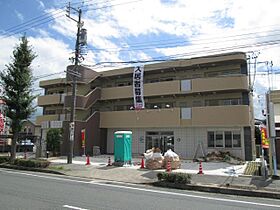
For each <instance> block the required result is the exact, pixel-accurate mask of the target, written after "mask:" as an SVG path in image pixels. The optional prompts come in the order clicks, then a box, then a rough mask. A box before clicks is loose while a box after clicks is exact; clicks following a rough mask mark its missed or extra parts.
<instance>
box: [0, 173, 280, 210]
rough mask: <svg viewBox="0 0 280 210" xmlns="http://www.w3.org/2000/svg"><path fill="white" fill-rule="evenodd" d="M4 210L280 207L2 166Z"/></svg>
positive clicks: (1, 204)
mask: <svg viewBox="0 0 280 210" xmlns="http://www.w3.org/2000/svg"><path fill="white" fill-rule="evenodd" d="M0 209H3V210H4V209H5V210H6V209H7V210H10V209H29V210H30V209H64V210H67V209H77V210H85V209H91V210H95V209H98V210H99V209H100V210H103V209H114V210H115V209H133V210H134V209H145V210H146V209H161V210H164V209H167V210H175V209H192V210H195V209H207V210H212V209H213V210H214V209H215V210H216V209H223V210H227V209H238V210H239V209H260V210H263V209H280V201H278V200H273V199H262V198H250V197H238V196H234V195H230V196H229V195H220V194H208V193H200V192H190V191H182V190H174V189H161V188H154V187H151V186H143V185H126V184H121V183H115V182H114V183H113V182H106V181H101V180H88V179H79V178H71V177H66V176H57V175H49V174H42V173H31V172H22V171H14V170H6V169H0Z"/></svg>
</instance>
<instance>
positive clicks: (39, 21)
mask: <svg viewBox="0 0 280 210" xmlns="http://www.w3.org/2000/svg"><path fill="white" fill-rule="evenodd" d="M112 1H116V0H112ZM112 1H110V2H112ZM139 1H143V0H135V1H129V2H123V3H119V4H115V5H107V6H103V7H99V8H93V9H88V10H87V11H89V10H99V9H105V8H109V7H115V6H121V5H125V4H130V3H135V2H139ZM107 2H109V1H107ZM107 2H106V3H107ZM92 5H97V3H95V4H89V5H83V6H82V7H86V6H92ZM63 12H64V11H57V12H56V13H55V14H54V15H53V16H49V14H45V15H41V16H38V17H35V18H33V20H32V19H31V20H30V21H29V22H28V21H27V22H26V23H23V25H21V26H19V27H18V28H15V27H13V28H12V29H11V30H10V31H8V32H5V33H3V35H4V36H3V37H2V38H8V37H10V36H13V35H16V34H19V33H22V32H25V31H27V30H29V29H31V28H34V27H37V26H40V25H43V24H45V23H48V22H51V21H53V20H55V19H57V18H61V17H63V16H64V14H61V15H59V14H60V13H63ZM44 16H47V17H44ZM42 17H43V18H42ZM40 18H41V19H40ZM27 26H28V27H27ZM26 27H27V28H26Z"/></svg>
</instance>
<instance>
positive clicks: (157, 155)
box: [144, 147, 163, 170]
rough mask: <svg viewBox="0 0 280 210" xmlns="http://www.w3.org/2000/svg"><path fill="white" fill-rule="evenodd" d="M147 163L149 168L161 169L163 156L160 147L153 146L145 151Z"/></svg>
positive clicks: (146, 165)
mask: <svg viewBox="0 0 280 210" xmlns="http://www.w3.org/2000/svg"><path fill="white" fill-rule="evenodd" d="M144 156H145V159H146V164H145V167H146V168H147V169H151V170H155V169H161V168H162V165H163V156H162V154H161V150H160V149H159V148H154V147H153V148H152V149H149V150H147V151H146V153H144Z"/></svg>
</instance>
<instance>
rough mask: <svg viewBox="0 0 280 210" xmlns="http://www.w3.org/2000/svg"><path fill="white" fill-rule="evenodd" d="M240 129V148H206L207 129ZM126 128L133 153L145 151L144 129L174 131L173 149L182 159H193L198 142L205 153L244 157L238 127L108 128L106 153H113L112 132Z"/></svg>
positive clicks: (241, 129) (242, 137)
mask: <svg viewBox="0 0 280 210" xmlns="http://www.w3.org/2000/svg"><path fill="white" fill-rule="evenodd" d="M236 129H239V130H240V131H241V145H242V146H241V148H230V149H229V148H208V147H207V131H213V130H216V131H219V130H221V131H226V130H236ZM120 130H126V131H128V130H129V131H132V153H133V154H134V155H139V154H142V153H144V152H145V150H146V149H150V148H145V141H146V139H145V138H146V136H145V135H146V131H173V132H174V151H175V152H176V153H177V154H178V155H179V156H180V157H181V158H184V159H193V157H194V155H195V151H196V148H197V147H198V145H199V143H200V142H201V143H202V146H203V151H204V152H205V155H206V154H207V153H208V152H213V151H217V150H219V151H229V152H230V153H231V154H232V155H234V156H236V157H239V158H241V159H245V150H244V130H243V128H241V127H239V128H237V127H231V128H228V127H224V128H222V127H211V128H205V127H201V128H198V127H194V128H133V129H129V128H118V129H117V128H110V129H108V132H107V153H110V154H113V153H114V132H116V131H120ZM201 155H202V153H201V150H200V148H199V149H198V153H197V156H198V157H199V156H201Z"/></svg>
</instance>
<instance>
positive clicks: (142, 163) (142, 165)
mask: <svg viewBox="0 0 280 210" xmlns="http://www.w3.org/2000/svg"><path fill="white" fill-rule="evenodd" d="M140 168H142V169H143V168H145V165H144V157H142V160H141V167H140Z"/></svg>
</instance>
